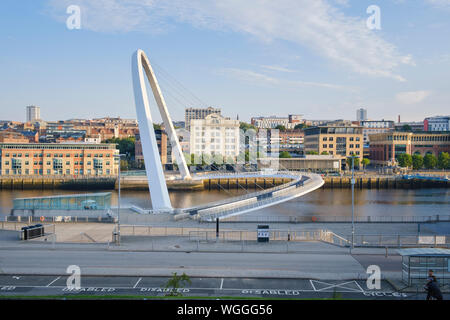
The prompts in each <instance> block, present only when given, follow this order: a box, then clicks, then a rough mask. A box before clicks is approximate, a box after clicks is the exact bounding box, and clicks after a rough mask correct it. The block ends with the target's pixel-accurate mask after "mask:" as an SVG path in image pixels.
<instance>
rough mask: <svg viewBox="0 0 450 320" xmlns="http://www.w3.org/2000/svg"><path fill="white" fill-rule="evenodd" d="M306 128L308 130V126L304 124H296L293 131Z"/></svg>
mask: <svg viewBox="0 0 450 320" xmlns="http://www.w3.org/2000/svg"><path fill="white" fill-rule="evenodd" d="M306 128H308V126H307V125H306V124H304V123H299V124H296V125H295V127H294V129H306Z"/></svg>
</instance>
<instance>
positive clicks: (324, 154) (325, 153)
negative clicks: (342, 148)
mask: <svg viewBox="0 0 450 320" xmlns="http://www.w3.org/2000/svg"><path fill="white" fill-rule="evenodd" d="M321 155H323V156H328V155H329V153H328V152H326V151H322V153H321Z"/></svg>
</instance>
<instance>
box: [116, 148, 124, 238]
mask: <svg viewBox="0 0 450 320" xmlns="http://www.w3.org/2000/svg"><path fill="white" fill-rule="evenodd" d="M123 156H126V154H116V155H114V158H116V159H119V172H118V179H119V184H118V189H119V190H118V193H119V198H118V200H117V234H116V236H117V243H118V244H119V245H120V160H121V158H122V157H123Z"/></svg>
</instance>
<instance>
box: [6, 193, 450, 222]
mask: <svg viewBox="0 0 450 320" xmlns="http://www.w3.org/2000/svg"><path fill="white" fill-rule="evenodd" d="M99 191H101V190H99ZM73 193H76V192H73V191H63V190H1V191H0V213H1V214H3V215H4V214H9V212H10V209H11V208H12V200H13V199H14V198H22V197H39V196H47V195H61V194H73ZM78 193H83V192H80V191H78ZM243 193H245V191H243V190H242V191H241V192H239V191H237V190H234V191H218V190H211V191H196V192H181V191H176V192H170V198H171V201H172V204H173V206H174V207H190V206H194V205H198V204H202V203H207V202H212V201H216V200H221V199H225V198H226V197H230V196H235V195H239V194H243ZM449 196H450V190H449V189H414V190H403V189H381V190H376V189H365V190H359V189H356V190H355V215H356V216H428V215H438V214H439V215H450V197H449ZM117 198H118V197H117V192H113V194H112V205H113V206H116V205H117ZM121 204H122V206H130V205H137V206H140V207H143V208H150V207H151V202H150V197H149V193H148V192H146V191H122V196H121ZM253 214H255V213H253ZM257 214H258V215H261V216H280V215H281V216H309V215H316V216H351V190H350V189H319V190H316V191H314V192H312V193H310V194H307V195H305V196H303V197H300V198H297V199H294V200H291V201H288V202H285V203H282V204H279V205H277V206H273V207H269V208H265V209H262V210H260V211H258V212H257Z"/></svg>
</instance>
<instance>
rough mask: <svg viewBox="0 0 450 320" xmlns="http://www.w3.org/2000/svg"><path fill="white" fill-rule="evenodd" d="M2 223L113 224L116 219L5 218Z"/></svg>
mask: <svg viewBox="0 0 450 320" xmlns="http://www.w3.org/2000/svg"><path fill="white" fill-rule="evenodd" d="M1 222H2V223H3V222H19V223H20V222H21V223H33V222H40V223H45V222H46V223H55V222H100V223H115V222H117V218H115V217H105V216H97V217H77V216H53V217H44V216H41V217H36V216H25V217H22V216H5V219H4V220H3V221H1Z"/></svg>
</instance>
